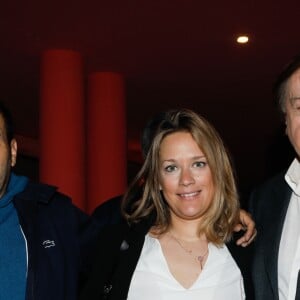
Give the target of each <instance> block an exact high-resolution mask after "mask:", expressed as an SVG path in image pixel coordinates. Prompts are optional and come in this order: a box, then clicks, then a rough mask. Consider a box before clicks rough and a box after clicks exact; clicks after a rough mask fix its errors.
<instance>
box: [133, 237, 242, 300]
mask: <svg viewBox="0 0 300 300" xmlns="http://www.w3.org/2000/svg"><path fill="white" fill-rule="evenodd" d="M208 249H209V254H208V258H207V261H206V263H205V266H204V268H203V270H202V272H201V273H200V275H199V277H198V279H197V280H196V281H195V282H194V284H193V285H192V286H191V287H190V288H188V289H186V288H184V287H183V286H182V285H181V284H180V283H179V282H178V281H177V280H176V279H175V278H174V276H173V275H172V274H171V272H170V270H169V268H168V264H167V261H166V259H165V257H164V254H163V252H162V249H161V246H160V243H159V240H158V239H156V238H153V237H151V236H150V235H146V238H145V243H144V246H143V249H142V253H141V256H140V258H139V261H138V263H137V266H136V269H135V271H134V273H133V277H132V280H131V284H130V287H129V292H128V298H127V299H128V300H141V299H143V300H153V299H155V300H200V299H205V300H216V299H225V300H227V299H230V300H240V299H245V292H244V284H243V278H242V275H241V272H240V269H239V268H238V266H237V265H236V263H235V261H234V260H233V258H232V256H231V254H230V252H229V251H228V249H227V247H226V246H225V245H224V246H223V247H221V248H217V247H216V246H214V245H213V244H209V245H208Z"/></svg>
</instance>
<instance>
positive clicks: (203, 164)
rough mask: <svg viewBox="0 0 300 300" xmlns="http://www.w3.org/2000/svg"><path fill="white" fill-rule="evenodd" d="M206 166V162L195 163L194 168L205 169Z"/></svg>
mask: <svg viewBox="0 0 300 300" xmlns="http://www.w3.org/2000/svg"><path fill="white" fill-rule="evenodd" d="M206 165H207V163H206V162H204V161H197V162H195V163H194V166H195V167H196V168H203V167H205V166H206Z"/></svg>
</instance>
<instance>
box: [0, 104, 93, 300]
mask: <svg viewBox="0 0 300 300" xmlns="http://www.w3.org/2000/svg"><path fill="white" fill-rule="evenodd" d="M16 158H17V142H16V140H15V139H14V135H13V124H12V118H11V115H10V113H9V111H8V110H7V109H6V108H5V107H4V106H3V104H1V103H0V237H1V238H0V239H1V242H0V300H8V299H14V300H21V299H22V300H25V299H26V300H32V299H36V300H47V299H49V300H50V299H51V300H54V299H55V300H60V299H61V300H68V299H70V300H74V299H76V298H77V292H78V284H79V279H80V275H81V271H83V270H84V267H85V263H86V257H87V256H88V255H90V249H92V246H93V241H94V238H95V235H96V234H97V227H96V226H94V225H93V224H91V223H90V219H89V217H88V216H87V215H85V214H84V213H83V212H81V211H80V210H79V209H78V208H76V207H75V206H74V205H72V203H71V200H70V199H69V198H68V197H67V196H65V195H62V194H60V193H58V192H57V190H56V188H55V187H52V186H48V185H44V184H39V183H32V182H30V181H29V180H28V178H26V177H24V176H17V175H15V174H14V173H13V172H12V171H11V168H12V167H13V166H14V165H15V164H16Z"/></svg>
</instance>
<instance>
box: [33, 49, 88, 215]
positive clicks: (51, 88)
mask: <svg viewBox="0 0 300 300" xmlns="http://www.w3.org/2000/svg"><path fill="white" fill-rule="evenodd" d="M82 70H83V68H82V59H81V56H80V54H79V53H77V52H75V51H71V50H48V51H46V52H44V53H43V55H42V61H41V94H40V134H39V139H40V163H39V166H40V180H41V181H43V182H46V183H49V184H53V185H56V186H57V187H59V190H60V191H61V192H63V193H65V194H67V195H69V196H71V197H72V200H73V202H74V204H76V205H77V206H78V207H80V208H82V209H84V208H85V204H84V201H85V168H84V163H85V161H84V158H85V150H84V146H85V138H84V93H83V71H82Z"/></svg>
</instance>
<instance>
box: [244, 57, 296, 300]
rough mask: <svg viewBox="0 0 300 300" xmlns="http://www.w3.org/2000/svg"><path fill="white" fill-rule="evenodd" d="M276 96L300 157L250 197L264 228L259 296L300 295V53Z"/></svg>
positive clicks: (257, 257)
mask: <svg viewBox="0 0 300 300" xmlns="http://www.w3.org/2000/svg"><path fill="white" fill-rule="evenodd" d="M274 94H275V99H276V102H277V104H278V106H279V108H280V110H281V112H282V113H283V115H284V119H285V124H286V134H287V135H288V137H289V140H290V142H291V144H292V146H293V148H294V150H295V152H296V158H295V159H294V161H293V162H292V164H291V165H290V167H289V169H288V170H287V171H285V172H283V173H281V174H279V175H277V176H276V177H274V178H272V179H270V180H268V181H267V182H266V183H265V184H263V185H262V186H260V187H259V188H257V189H256V190H255V191H254V192H253V193H252V195H251V198H250V203H249V210H250V212H251V213H252V216H253V217H254V220H255V222H256V226H257V231H258V236H257V239H256V242H255V253H254V260H253V269H252V277H253V283H254V290H255V299H256V300H272V299H275V300H283V299H300V278H299V269H300V239H299V237H300V161H299V158H300V56H297V57H295V58H294V60H293V61H292V62H291V63H290V64H289V65H287V66H286V68H285V69H284V70H283V72H282V73H281V74H280V75H279V77H278V79H277V82H276V83H275V86H274ZM283 155H284V154H283Z"/></svg>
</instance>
